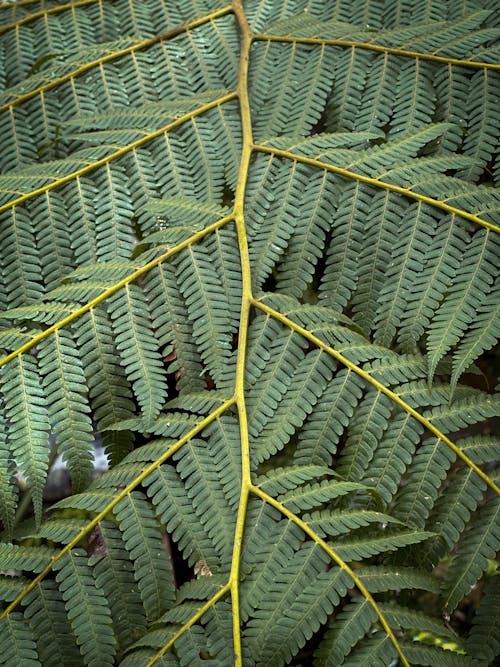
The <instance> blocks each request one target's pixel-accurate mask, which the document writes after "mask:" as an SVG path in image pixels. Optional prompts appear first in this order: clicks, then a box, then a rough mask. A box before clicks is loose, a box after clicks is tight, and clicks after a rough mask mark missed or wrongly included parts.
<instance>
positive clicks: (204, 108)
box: [0, 92, 237, 213]
mask: <svg viewBox="0 0 500 667" xmlns="http://www.w3.org/2000/svg"><path fill="white" fill-rule="evenodd" d="M236 96H237V94H236V93H235V92H233V93H228V94H227V95H223V96H222V97H218V98H217V99H216V100H212V102H207V104H203V105H202V106H201V107H198V108H197V109H195V110H194V111H190V112H189V113H187V114H184V115H183V116H181V117H180V118H176V119H175V120H174V121H172V122H171V123H169V124H168V125H164V126H163V127H161V128H160V129H159V130H155V131H154V132H151V133H149V134H147V135H146V136H144V137H141V138H140V139H137V140H136V141H133V142H132V143H131V144H127V146H123V148H120V149H119V150H117V151H115V152H114V153H111V155H108V156H106V157H103V158H101V159H100V160H96V161H95V162H91V163H90V164H88V165H86V166H85V167H82V168H81V169H78V170H77V171H73V172H72V173H71V174H68V175H67V176H63V177H62V178H57V179H56V180H54V181H53V182H52V183H49V184H48V185H44V186H42V187H41V188H38V189H36V190H32V191H31V192H27V193H26V194H24V195H21V197H18V198H17V199H13V200H12V201H10V202H8V203H7V204H3V206H0V213H2V212H3V211H7V210H8V209H10V208H13V207H14V206H17V205H18V204H22V203H23V202H25V201H26V200H27V199H32V198H33V197H36V196H37V195H40V194H44V193H45V192H48V191H49V190H53V189H54V188H57V187H59V186H60V185H64V183H68V182H69V181H74V180H75V179H76V178H78V177H79V176H83V175H84V174H88V173H89V172H91V171H94V170H95V169H98V168H99V167H102V166H103V165H106V164H109V163H110V162H113V160H116V159H117V158H119V157H121V156H122V155H126V154H127V153H130V151H133V150H135V149H136V148H139V146H143V145H144V144H146V143H148V142H149V141H151V140H152V139H156V138H157V137H160V136H161V135H162V134H165V133H166V132H170V131H171V130H173V129H175V128H176V127H179V126H180V125H183V124H184V123H186V122H187V121H189V120H191V119H192V118H195V117H196V116H200V115H201V114H203V113H205V112H206V111H209V110H210V109H213V108H214V107H218V106H220V105H221V104H224V103H225V102H229V101H231V100H234V99H235V98H236Z"/></svg>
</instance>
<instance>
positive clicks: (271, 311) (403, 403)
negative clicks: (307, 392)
mask: <svg viewBox="0 0 500 667" xmlns="http://www.w3.org/2000/svg"><path fill="white" fill-rule="evenodd" d="M252 303H253V305H254V306H256V307H257V308H259V309H260V310H262V311H263V312H264V313H266V314H267V315H270V316H271V317H274V318H275V319H276V320H278V321H279V322H281V323H282V324H284V325H285V326H287V327H289V328H290V329H292V330H293V331H296V332H297V333H298V334H300V335H301V336H304V338H307V340H310V341H311V343H314V344H315V345H316V346H317V347H319V348H320V350H323V351H324V352H326V353H327V354H329V355H330V356H331V357H333V358H334V359H337V361H339V362H340V363H341V364H343V365H344V366H346V367H347V368H349V369H350V370H351V371H353V372H354V373H356V375H359V377H361V378H363V380H366V382H368V383H370V384H371V385H373V386H374V387H376V388H377V389H378V390H379V391H380V392H381V393H382V394H385V395H386V396H388V397H389V398H390V399H391V400H392V401H394V403H396V404H397V405H399V406H400V407H401V408H403V410H406V412H409V413H410V415H411V416H412V417H415V419H416V420H417V421H419V422H420V423H421V424H422V425H423V426H425V428H426V429H428V430H429V431H430V432H431V433H433V434H434V435H435V436H436V437H438V438H439V439H440V440H442V441H443V442H444V443H445V444H446V445H447V446H448V447H449V448H450V449H451V450H452V451H453V452H454V453H455V454H456V455H457V456H458V457H459V458H460V459H462V461H464V462H465V463H466V464H467V465H468V466H469V468H472V470H474V472H475V473H476V474H477V475H479V477H481V479H482V480H483V481H484V482H486V484H487V485H488V486H489V487H490V488H491V489H493V491H495V492H496V493H497V494H498V495H500V488H499V487H498V486H497V485H496V484H495V482H494V481H493V480H492V479H491V478H490V477H488V475H487V474H486V473H484V472H483V471H482V470H481V468H479V467H478V466H477V465H476V464H475V463H474V462H473V461H471V459H470V458H469V457H468V456H467V455H466V454H464V452H463V451H462V450H461V449H460V447H458V446H457V445H455V443H454V442H452V441H451V440H450V439H449V438H448V437H446V435H445V434H444V433H441V431H440V430H439V429H438V428H437V427H436V426H434V424H433V423H432V422H431V421H430V420H429V419H427V418H426V417H423V416H422V415H421V414H420V413H419V412H417V410H415V409H414V408H412V407H411V405H408V403H406V401H403V399H402V398H401V397H400V396H398V394H396V393H394V392H393V391H391V389H388V388H387V387H386V386H385V385H383V384H381V383H380V382H379V381H378V380H376V379H375V378H374V377H372V376H371V375H370V374H369V373H367V372H366V371H364V370H363V369H362V368H360V367H359V366H357V365H356V364H354V363H353V362H352V361H350V360H349V359H347V357H344V355H343V354H341V353H340V352H337V350H335V349H334V348H332V347H330V346H329V345H327V344H326V343H325V342H323V341H322V340H321V338H318V337H317V336H315V335H314V334H313V333H311V332H310V331H308V330H307V329H305V328H304V327H301V326H300V324H296V323H295V322H294V321H293V320H290V319H288V317H286V316H285V315H282V314H281V313H279V312H278V311H277V310H274V308H270V307H269V306H266V304H264V303H262V302H261V301H258V300H257V299H252Z"/></svg>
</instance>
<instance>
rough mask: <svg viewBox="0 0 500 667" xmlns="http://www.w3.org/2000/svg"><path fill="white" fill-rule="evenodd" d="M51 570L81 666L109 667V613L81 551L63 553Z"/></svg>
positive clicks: (111, 642)
mask: <svg viewBox="0 0 500 667" xmlns="http://www.w3.org/2000/svg"><path fill="white" fill-rule="evenodd" d="M54 569H55V570H56V581H57V582H58V584H59V590H60V591H61V595H62V598H63V600H64V604H65V607H66V612H67V616H68V620H69V622H70V623H71V627H72V629H73V632H74V635H75V637H76V641H77V643H78V645H79V646H80V649H81V652H82V655H83V660H84V663H85V664H86V665H112V664H113V660H114V654H115V639H114V636H113V629H112V625H111V614H110V611H109V606H108V603H107V600H106V598H105V597H104V593H103V591H102V589H100V588H97V586H96V584H95V582H94V579H93V577H92V570H91V569H90V568H89V566H88V565H87V563H86V558H85V554H84V552H82V551H78V550H75V551H72V552H70V553H68V554H66V555H65V556H63V558H62V559H61V560H60V561H58V562H57V563H56V564H55V566H54Z"/></svg>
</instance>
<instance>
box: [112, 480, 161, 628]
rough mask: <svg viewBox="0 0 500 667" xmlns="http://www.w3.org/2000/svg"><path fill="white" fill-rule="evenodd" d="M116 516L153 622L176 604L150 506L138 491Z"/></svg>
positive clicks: (159, 535)
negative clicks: (170, 603)
mask: <svg viewBox="0 0 500 667" xmlns="http://www.w3.org/2000/svg"><path fill="white" fill-rule="evenodd" d="M115 515H116V518H117V520H118V523H119V527H120V531H121V533H122V536H123V541H124V544H125V547H126V549H127V551H128V552H129V554H130V558H131V559H132V561H133V565H134V576H135V579H136V581H137V584H138V588H139V592H140V596H141V599H142V602H143V605H144V609H145V610H146V614H147V616H148V618H149V619H150V620H155V619H157V618H158V617H159V616H160V615H161V613H162V611H163V610H164V609H165V608H166V607H167V605H168V603H169V602H170V601H172V600H173V596H174V588H173V582H172V577H171V574H170V564H169V562H168V557H167V554H166V553H165V548H164V545H163V542H162V535H161V531H160V529H159V527H158V524H157V522H156V520H155V516H154V513H153V510H152V508H151V506H150V505H149V504H148V503H147V502H145V497H144V495H143V494H141V493H139V492H138V491H135V492H134V493H132V494H130V495H128V496H126V497H125V498H123V499H122V500H120V502H119V503H118V504H117V506H116V508H115Z"/></svg>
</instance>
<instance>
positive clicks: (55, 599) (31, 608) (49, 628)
mask: <svg viewBox="0 0 500 667" xmlns="http://www.w3.org/2000/svg"><path fill="white" fill-rule="evenodd" d="M24 617H25V619H27V620H28V622H29V626H30V628H31V630H32V632H33V637H34V638H35V641H36V650H37V652H38V656H39V659H40V663H41V664H44V663H50V662H51V661H52V662H53V661H55V660H60V661H61V662H62V664H64V663H65V662H68V661H69V662H70V663H71V664H74V665H75V666H76V665H83V664H84V662H83V659H82V656H81V655H80V651H79V650H78V645H77V643H76V641H75V637H74V635H73V634H72V633H71V628H70V627H69V624H68V622H67V619H66V612H65V609H64V600H63V598H62V595H61V592H60V591H59V590H58V588H57V585H56V583H55V582H54V581H50V580H48V581H43V582H42V583H40V584H39V585H38V586H37V587H36V588H34V589H33V591H32V592H31V595H30V596H29V597H28V599H27V607H26V610H25V612H24ZM21 664H23V663H21Z"/></svg>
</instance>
